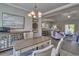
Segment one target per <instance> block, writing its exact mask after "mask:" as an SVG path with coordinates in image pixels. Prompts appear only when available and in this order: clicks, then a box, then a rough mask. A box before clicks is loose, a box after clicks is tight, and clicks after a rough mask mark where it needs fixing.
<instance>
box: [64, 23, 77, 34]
mask: <svg viewBox="0 0 79 59" xmlns="http://www.w3.org/2000/svg"><path fill="white" fill-rule="evenodd" d="M74 31H75V25H74V24H67V25H65V34H71V35H72V34H74Z"/></svg>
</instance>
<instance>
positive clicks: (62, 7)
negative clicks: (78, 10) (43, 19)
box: [43, 3, 78, 16]
mask: <svg viewBox="0 0 79 59" xmlns="http://www.w3.org/2000/svg"><path fill="white" fill-rule="evenodd" d="M75 5H78V3H71V4H67V5H64V6H61V7H59V8H56V9H52V10H50V11H48V12H45V13H43V16H46V15H48V14H51V13H54V12H57V11H60V10H63V9H67V8H70V7H73V6H75ZM49 16H51V15H49ZM52 16H53V15H52Z"/></svg>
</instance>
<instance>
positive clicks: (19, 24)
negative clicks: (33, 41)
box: [2, 12, 25, 29]
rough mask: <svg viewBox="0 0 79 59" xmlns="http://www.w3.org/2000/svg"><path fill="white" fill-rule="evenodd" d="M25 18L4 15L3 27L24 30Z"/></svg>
mask: <svg viewBox="0 0 79 59" xmlns="http://www.w3.org/2000/svg"><path fill="white" fill-rule="evenodd" d="M24 22H25V17H24V16H19V15H14V14H9V13H5V12H3V13H2V26H3V27H9V28H12V29H15V28H17V29H22V28H24V24H25V23H24Z"/></svg>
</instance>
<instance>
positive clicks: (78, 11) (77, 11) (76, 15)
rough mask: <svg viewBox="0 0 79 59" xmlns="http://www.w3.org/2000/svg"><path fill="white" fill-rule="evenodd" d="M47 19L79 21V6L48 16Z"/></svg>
mask: <svg viewBox="0 0 79 59" xmlns="http://www.w3.org/2000/svg"><path fill="white" fill-rule="evenodd" d="M67 16H70V18H68V17H67ZM46 18H48V19H49V18H50V19H54V20H56V21H63V20H67V19H70V20H75V21H77V20H79V5H76V6H73V7H71V8H67V9H64V10H61V11H58V12H55V13H53V14H51V15H50V16H47V17H46Z"/></svg>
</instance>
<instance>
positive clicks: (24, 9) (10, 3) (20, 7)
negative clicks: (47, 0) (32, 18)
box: [5, 3, 28, 11]
mask: <svg viewBox="0 0 79 59" xmlns="http://www.w3.org/2000/svg"><path fill="white" fill-rule="evenodd" d="M5 4H7V5H9V6H12V7H15V8H19V9H22V10H24V11H28V9H26V8H23V7H20V6H17V5H14V4H11V3H5Z"/></svg>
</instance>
